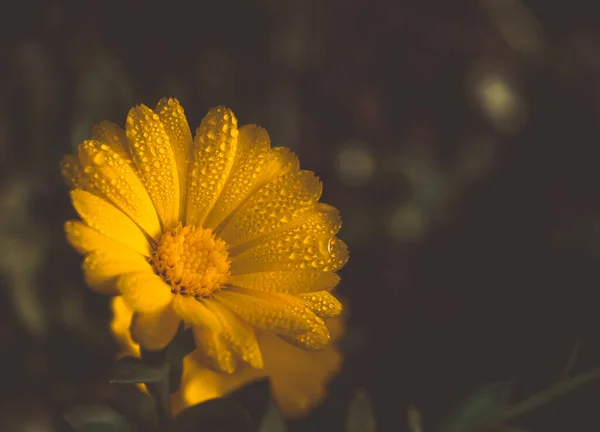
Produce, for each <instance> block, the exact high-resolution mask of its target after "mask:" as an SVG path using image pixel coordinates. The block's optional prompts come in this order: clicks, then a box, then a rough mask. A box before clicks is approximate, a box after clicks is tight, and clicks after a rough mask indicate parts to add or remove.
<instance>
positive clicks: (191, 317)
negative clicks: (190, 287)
mask: <svg viewBox="0 0 600 432" xmlns="http://www.w3.org/2000/svg"><path fill="white" fill-rule="evenodd" d="M173 308H174V309H175V311H176V312H177V314H178V315H179V316H180V317H181V318H182V319H183V321H185V322H186V323H188V324H191V325H193V326H195V327H201V328H207V329H211V330H214V331H216V332H219V331H220V330H221V324H220V323H219V320H218V319H217V317H216V316H215V314H214V313H212V312H211V310H210V309H208V308H207V307H206V305H204V304H203V302H202V301H201V300H196V299H195V298H194V297H191V296H184V295H177V296H175V300H174V302H173Z"/></svg>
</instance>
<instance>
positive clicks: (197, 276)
mask: <svg viewBox="0 0 600 432" xmlns="http://www.w3.org/2000/svg"><path fill="white" fill-rule="evenodd" d="M230 264H231V263H230V261H229V254H228V252H227V244H226V243H225V242H224V241H223V240H221V239H220V238H217V237H215V235H214V234H213V232H212V230H210V229H203V228H195V227H193V226H184V227H182V226H181V224H180V225H179V226H178V227H177V228H175V229H174V230H171V231H167V232H166V233H164V234H163V235H162V237H161V238H160V241H159V242H158V245H157V246H156V248H155V249H154V252H153V254H152V265H153V267H154V270H155V271H156V273H157V274H158V275H159V276H161V277H162V278H163V279H164V280H165V281H166V282H167V283H168V284H170V285H171V291H172V292H173V294H181V295H191V296H194V297H206V296H209V295H210V294H212V293H213V292H215V291H216V290H218V289H220V288H222V287H223V285H224V284H225V282H226V281H227V278H228V276H229V266H230Z"/></svg>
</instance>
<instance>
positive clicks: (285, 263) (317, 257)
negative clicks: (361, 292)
mask: <svg viewBox="0 0 600 432" xmlns="http://www.w3.org/2000/svg"><path fill="white" fill-rule="evenodd" d="M297 237H298V238H297ZM278 242H279V243H278ZM347 261H348V248H347V246H346V244H345V243H344V242H343V241H342V240H340V239H338V238H337V237H332V236H330V235H328V234H319V235H308V236H306V237H304V236H303V235H298V236H294V235H290V236H282V237H281V238H277V239H272V242H268V243H264V244H261V245H259V246H257V247H255V248H252V249H250V250H249V251H247V252H244V253H243V254H241V255H238V256H236V257H234V258H233V259H232V261H231V268H230V271H231V273H232V274H234V275H238V274H243V273H254V272H266V271H277V270H284V271H294V270H311V269H314V270H320V271H337V270H339V269H340V268H342V267H343V266H344V264H346V262H347Z"/></svg>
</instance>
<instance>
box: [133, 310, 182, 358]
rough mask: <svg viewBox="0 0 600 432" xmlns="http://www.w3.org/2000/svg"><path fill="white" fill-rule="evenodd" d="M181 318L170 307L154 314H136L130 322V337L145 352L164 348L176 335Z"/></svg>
mask: <svg viewBox="0 0 600 432" xmlns="http://www.w3.org/2000/svg"><path fill="white" fill-rule="evenodd" d="M180 322H181V317H179V316H178V315H177V314H176V313H175V311H174V310H173V308H172V307H171V306H167V307H166V308H164V309H159V310H157V311H154V312H138V313H136V314H134V315H133V320H132V321H131V337H132V339H133V340H134V341H135V342H137V343H138V344H140V345H141V346H142V347H144V348H145V349H147V350H150V351H159V350H161V349H163V348H165V347H166V346H167V345H168V344H169V342H171V340H173V337H175V333H177V329H178V328H179V323H180Z"/></svg>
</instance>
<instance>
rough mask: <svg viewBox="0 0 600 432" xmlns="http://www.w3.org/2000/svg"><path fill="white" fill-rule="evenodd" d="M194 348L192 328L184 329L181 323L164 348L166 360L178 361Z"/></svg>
mask: <svg viewBox="0 0 600 432" xmlns="http://www.w3.org/2000/svg"><path fill="white" fill-rule="evenodd" d="M195 349H196V343H195V342H194V335H193V333H192V329H191V328H189V329H184V328H183V324H182V325H181V326H180V327H179V330H178V331H177V334H176V335H175V337H174V338H173V340H172V341H171V343H170V344H169V346H168V347H167V348H166V357H167V361H170V362H180V361H181V360H183V358H184V357H185V356H186V355H188V354H189V353H191V352H192V351H194V350H195Z"/></svg>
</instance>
